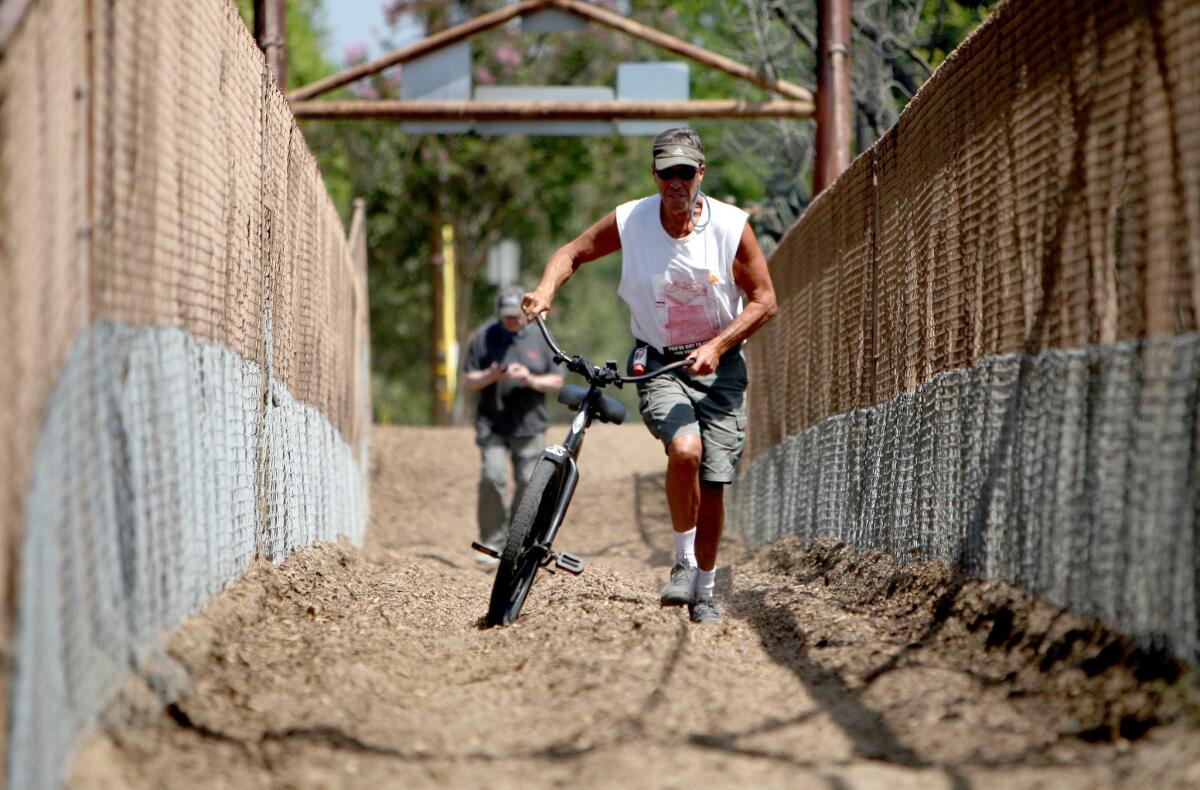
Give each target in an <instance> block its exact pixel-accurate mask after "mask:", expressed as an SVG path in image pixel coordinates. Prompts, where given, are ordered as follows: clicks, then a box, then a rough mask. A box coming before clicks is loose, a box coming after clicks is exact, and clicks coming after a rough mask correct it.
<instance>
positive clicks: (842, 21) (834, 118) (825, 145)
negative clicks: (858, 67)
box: [813, 0, 850, 195]
mask: <svg viewBox="0 0 1200 790" xmlns="http://www.w3.org/2000/svg"><path fill="white" fill-rule="evenodd" d="M817 27H818V33H817V112H816V120H817V145H816V147H817V161H816V167H815V168H814V173H813V195H816V194H818V193H820V192H821V191H822V190H823V189H825V187H827V186H829V185H830V184H832V183H833V182H834V181H835V180H837V177H838V176H839V175H841V173H842V171H843V170H845V169H846V168H847V167H849V166H850V0H817Z"/></svg>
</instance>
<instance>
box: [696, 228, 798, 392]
mask: <svg viewBox="0 0 1200 790" xmlns="http://www.w3.org/2000/svg"><path fill="white" fill-rule="evenodd" d="M733 281H734V282H735V283H737V286H738V287H739V288H741V289H742V291H743V292H744V293H745V294H746V305H745V306H744V307H743V308H742V312H741V313H740V314H738V316H737V317H736V318H734V319H733V321H731V322H730V323H729V326H727V327H725V328H724V329H723V330H721V333H720V334H719V335H717V336H716V337H714V338H713V339H712V340H710V341H708V342H707V343H705V344H704V345H703V346H701V347H700V348H698V349H696V352H695V354H694V356H695V359H696V361H695V362H693V363H692V367H691V370H692V371H693V372H695V373H698V374H700V375H705V374H708V373H712V372H713V371H714V370H716V369H717V364H718V363H719V362H720V360H721V355H722V354H724V353H725V352H726V351H728V350H730V349H731V348H735V347H737V345H738V344H739V343H741V342H742V341H743V340H745V339H746V338H748V337H750V336H751V335H753V334H754V333H755V332H757V331H758V330H759V328H761V327H762V325H763V324H765V323H767V322H768V321H770V320H771V318H772V317H773V316H774V315H775V313H777V312H778V311H779V305H778V304H777V303H776V301H775V286H774V284H772V282H771V273H770V271H769V270H768V269H767V259H766V257H765V256H764V255H763V252H762V248H761V247H759V246H758V237H756V236H755V235H754V229H753V228H751V227H750V223H749V222H747V223H746V226H745V227H744V228H742V238H741V240H740V241H739V242H738V249H737V255H736V257H735V258H734V261H733Z"/></svg>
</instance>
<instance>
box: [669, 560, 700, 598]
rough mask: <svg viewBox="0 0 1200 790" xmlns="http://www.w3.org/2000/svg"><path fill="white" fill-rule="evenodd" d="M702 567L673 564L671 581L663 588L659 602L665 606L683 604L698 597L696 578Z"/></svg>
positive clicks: (698, 576) (680, 563)
mask: <svg viewBox="0 0 1200 790" xmlns="http://www.w3.org/2000/svg"><path fill="white" fill-rule="evenodd" d="M699 578H700V569H699V568H695V567H692V566H690V565H684V564H683V563H682V562H677V563H675V564H674V565H672V566H671V581H669V582H667V586H666V587H664V588H663V591H662V597H661V598H660V599H659V603H660V604H662V605H663V606H683V605H685V604H690V603H691V602H692V599H693V598H695V597H696V580H697V579H699Z"/></svg>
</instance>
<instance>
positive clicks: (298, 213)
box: [0, 0, 370, 788]
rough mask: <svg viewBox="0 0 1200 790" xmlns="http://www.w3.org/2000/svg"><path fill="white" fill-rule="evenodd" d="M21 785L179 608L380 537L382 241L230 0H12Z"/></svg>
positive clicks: (6, 51)
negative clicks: (374, 532)
mask: <svg viewBox="0 0 1200 790" xmlns="http://www.w3.org/2000/svg"><path fill="white" fill-rule="evenodd" d="M0 35H2V38H0V46H2V47H3V50H2V56H0V57H2V58H3V59H2V60H0V184H2V187H0V217H2V219H0V228H2V230H0V255H2V258H0V304H2V308H3V309H0V345H2V347H3V355H2V358H3V359H4V366H3V370H2V371H0V448H2V449H0V537H2V539H3V543H2V545H3V551H2V552H0V596H2V597H0V618H2V623H0V635H2V639H3V650H4V657H5V659H6V660H5V668H6V675H7V682H6V683H5V684H4V686H3V688H4V691H5V694H6V699H5V704H4V705H3V706H0V709H2V710H4V711H5V713H6V722H5V727H4V728H3V731H4V733H5V734H6V736H7V737H6V745H7V749H6V750H5V751H6V764H5V773H6V779H7V786H9V787H20V788H36V787H51V786H55V785H56V784H57V783H58V782H59V781H60V779H61V777H62V773H63V772H64V771H65V767H66V766H67V765H68V763H69V754H70V750H71V747H72V745H73V743H75V741H76V740H77V738H78V737H79V735H80V734H81V733H83V732H84V731H86V729H87V727H88V726H89V724H90V723H91V722H93V721H94V720H95V718H96V716H97V714H98V713H100V712H101V711H102V710H104V709H105V708H106V705H107V704H108V702H109V700H110V698H111V696H112V694H113V689H114V686H115V685H116V681H117V679H118V678H121V677H128V676H129V674H128V673H131V672H132V673H137V674H140V675H141V676H142V677H144V678H145V679H146V680H147V682H148V683H149V684H150V686H151V687H152V688H154V689H155V690H156V691H158V692H159V693H160V694H162V695H163V696H164V699H167V698H168V697H169V695H170V693H171V691H172V690H171V689H170V688H169V683H168V682H167V681H166V680H164V678H166V677H168V675H169V673H166V672H164V671H161V667H162V666H163V665H162V663H161V661H159V659H158V656H159V650H160V647H161V642H162V638H163V635H164V634H165V632H166V631H167V630H168V629H170V628H171V627H172V626H174V625H176V624H177V623H179V622H180V621H181V620H182V619H183V618H184V617H186V616H187V615H188V614H190V613H192V612H195V611H196V610H197V609H198V608H199V607H200V606H202V605H203V604H204V602H205V601H206V600H208V598H209V597H210V596H212V595H213V594H214V593H216V592H217V591H218V590H220V589H221V588H222V587H223V586H224V585H226V584H228V583H229V582H231V581H233V580H234V579H236V578H238V577H239V576H240V575H241V574H242V573H243V572H244V570H245V568H246V567H247V565H248V564H249V563H250V562H251V561H252V560H253V559H254V558H255V557H265V558H270V559H274V560H278V559H280V558H282V557H283V556H284V555H285V554H286V553H287V552H288V551H289V550H291V549H293V548H295V547H298V546H304V545H308V544H311V543H313V542H314V541H316V540H319V539H335V538H337V537H338V536H341V535H345V536H348V537H349V538H350V539H352V540H357V539H359V538H360V537H361V535H362V532H363V529H364V527H365V523H366V473H365V469H366V450H367V439H368V427H369V417H370V413H369V406H370V404H369V400H368V387H367V382H368V379H369V377H368V371H367V364H368V333H367V299H366V272H365V266H366V257H365V243H364V241H363V231H362V221H361V216H359V217H358V218H357V219H356V222H355V223H354V230H353V232H352V236H353V243H352V244H351V243H348V242H347V239H346V237H345V235H344V232H343V228H342V225H341V222H340V220H339V218H338V216H337V213H336V211H335V209H334V207H333V205H332V203H331V202H330V200H329V198H328V195H327V193H326V191H325V188H324V185H323V183H322V180H321V175H320V173H319V171H318V169H317V166H316V163H315V160H314V159H313V156H312V154H311V153H310V152H309V151H308V149H307V148H306V146H305V143H304V139H303V137H302V136H301V134H300V132H299V130H298V128H297V126H296V122H295V120H294V118H293V117H292V115H291V113H290V111H289V109H288V106H287V103H286V101H285V99H284V98H283V96H282V95H281V94H280V93H279V91H278V90H277V89H276V88H275V86H274V81H273V79H272V77H271V75H270V74H269V73H267V71H266V69H265V66H264V63H263V59H262V57H261V56H260V53H259V52H258V50H257V48H256V47H255V44H254V41H253V40H252V38H251V36H250V34H249V32H248V31H247V30H246V27H245V25H244V24H243V22H242V20H241V18H240V17H239V16H238V13H237V10H236V9H235V8H234V6H233V4H232V3H230V2H226V0H153V2H148V1H147V0H106V1H105V2H95V0H32V1H31V2H30V1H28V0H16V2H13V3H8V4H6V6H5V8H4V9H3V11H0Z"/></svg>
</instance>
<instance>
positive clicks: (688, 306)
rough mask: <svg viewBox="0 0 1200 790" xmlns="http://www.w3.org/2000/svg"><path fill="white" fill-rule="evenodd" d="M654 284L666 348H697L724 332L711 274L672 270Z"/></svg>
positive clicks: (680, 269) (656, 306)
mask: <svg viewBox="0 0 1200 790" xmlns="http://www.w3.org/2000/svg"><path fill="white" fill-rule="evenodd" d="M654 281H655V282H654V305H655V308H657V313H658V322H659V326H660V327H661V328H662V336H663V338H664V340H665V341H666V345H668V346H694V345H698V344H700V343H703V342H704V341H706V340H711V339H712V338H714V337H716V336H717V335H718V334H719V333H720V331H721V317H720V315H721V314H720V305H719V304H718V302H717V295H716V292H715V290H714V289H713V287H712V283H710V282H709V280H708V272H706V271H696V270H694V269H682V268H672V267H668V268H667V271H666V272H664V273H663V274H662V276H661V277H655V278H654Z"/></svg>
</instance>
